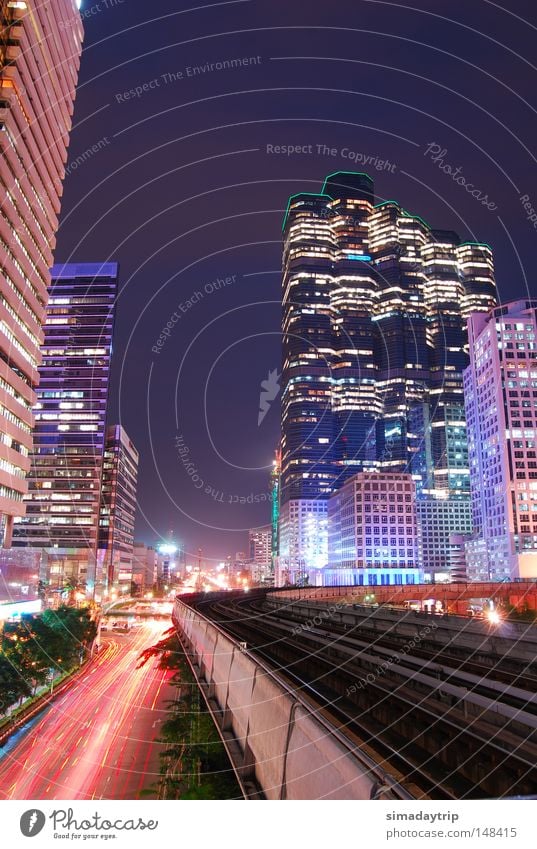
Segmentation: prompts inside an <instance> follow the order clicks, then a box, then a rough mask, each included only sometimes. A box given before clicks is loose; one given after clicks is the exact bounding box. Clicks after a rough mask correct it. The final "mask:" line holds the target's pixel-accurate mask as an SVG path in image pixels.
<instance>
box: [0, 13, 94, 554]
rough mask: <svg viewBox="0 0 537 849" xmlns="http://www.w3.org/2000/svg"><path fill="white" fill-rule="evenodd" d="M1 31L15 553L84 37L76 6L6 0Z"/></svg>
mask: <svg viewBox="0 0 537 849" xmlns="http://www.w3.org/2000/svg"><path fill="white" fill-rule="evenodd" d="M0 24H1V36H0V89H1V91H0V191H1V195H2V197H1V204H0V205H1V210H0V259H1V264H0V518H1V527H0V537H1V538H3V541H4V545H6V546H9V545H10V544H11V533H12V527H13V519H14V517H15V516H22V515H23V514H24V505H23V496H24V495H25V493H26V491H27V483H26V479H25V478H26V474H27V472H28V470H29V468H30V460H29V456H28V455H29V453H30V452H31V449H32V436H31V429H32V427H33V417H32V412H31V409H32V406H33V405H34V403H35V400H36V396H35V393H34V387H35V385H36V383H37V382H38V367H39V363H40V355H39V347H40V345H41V342H42V340H43V334H42V329H41V328H42V324H43V322H44V320H45V307H46V303H47V289H48V286H49V283H50V275H49V268H50V266H51V265H52V251H53V249H54V246H55V233H56V230H57V228H58V216H59V212H60V197H61V194H62V180H63V177H64V173H65V160H66V150H67V146H68V144H69V131H70V129H71V117H72V114H73V101H74V97H75V88H76V82H77V76H78V68H79V64H80V53H81V49H82V35H83V31H82V24H81V19H80V14H79V13H78V11H77V4H76V3H75V0H55V2H54V3H45V4H43V3H41V4H39V3H38V4H36V3H22V2H7V1H6V0H1V2H0Z"/></svg>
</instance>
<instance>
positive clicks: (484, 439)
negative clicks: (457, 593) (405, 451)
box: [464, 301, 537, 580]
mask: <svg viewBox="0 0 537 849" xmlns="http://www.w3.org/2000/svg"><path fill="white" fill-rule="evenodd" d="M468 334H469V343H470V365H469V366H468V368H467V369H466V370H465V372H464V387H465V400H466V415H467V419H468V451H469V458H470V478H471V487H472V519H473V539H472V540H471V541H470V542H468V543H467V546H466V549H467V568H468V576H469V578H470V579H472V580H503V579H506V578H507V579H510V578H511V579H512V578H518V577H531V578H537V301H514V302H513V303H510V304H505V305H503V306H501V307H497V308H496V309H494V310H492V311H491V312H489V313H488V314H487V315H480V314H477V315H472V316H471V318H470V321H469V331H468Z"/></svg>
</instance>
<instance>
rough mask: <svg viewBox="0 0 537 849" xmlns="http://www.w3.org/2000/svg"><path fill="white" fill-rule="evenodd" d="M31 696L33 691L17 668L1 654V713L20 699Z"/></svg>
mask: <svg viewBox="0 0 537 849" xmlns="http://www.w3.org/2000/svg"><path fill="white" fill-rule="evenodd" d="M29 695H31V689H30V687H29V686H28V684H27V682H26V681H25V680H24V678H23V677H22V675H21V673H20V672H19V670H18V669H17V668H16V666H15V665H14V664H13V663H12V662H11V661H10V660H9V658H8V657H6V656H5V655H4V654H0V713H2V714H4V713H5V712H6V711H7V709H8V708H10V707H12V705H14V704H16V703H17V702H18V701H19V699H22V698H24V697H25V696H29Z"/></svg>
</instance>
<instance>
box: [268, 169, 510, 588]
mask: <svg viewBox="0 0 537 849" xmlns="http://www.w3.org/2000/svg"><path fill="white" fill-rule="evenodd" d="M282 297H283V368H282V444H281V449H282V458H281V518H280V561H281V562H280V564H279V571H280V573H283V572H284V571H285V568H286V567H287V569H288V570H289V571H290V572H291V573H293V574H294V573H296V572H297V571H298V572H299V571H300V569H303V570H305V572H306V573H308V574H309V572H311V570H312V569H313V570H315V569H317V570H320V569H322V568H323V566H324V565H325V564H326V562H327V557H328V554H327V545H326V542H327V537H326V503H325V502H326V499H327V498H328V497H329V495H330V494H331V493H332V492H334V491H336V490H338V489H339V488H340V487H341V486H343V485H344V484H345V481H346V480H348V478H349V477H351V476H353V475H354V474H356V472H359V471H375V470H377V471H383V472H405V471H409V470H411V471H412V472H413V473H414V474H415V475H416V476H419V474H420V473H421V472H422V473H423V474H426V475H429V478H430V479H431V481H432V483H431V485H430V487H429V484H426V483H425V481H423V482H421V481H419V480H418V481H417V483H418V491H419V493H421V494H422V495H427V497H431V498H440V497H450V496H451V493H452V490H453V491H457V490H460V491H464V492H465V494H466V498H468V492H469V483H468V469H467V466H466V467H465V465H464V463H465V457H464V450H462V451H456V450H454V449H455V448H456V447H457V446H456V443H457V441H460V437H461V431H463V429H464V410H463V395H462V370H463V368H464V366H465V365H466V363H467V362H468V359H467V354H466V351H465V348H466V347H467V337H466V330H465V322H466V317H467V315H468V314H469V312H470V311H471V310H487V309H489V308H490V307H491V306H493V305H494V304H495V303H496V287H495V282H494V273H493V263H492V252H491V249H490V248H489V247H488V246H487V245H485V244H476V243H461V241H460V239H459V237H458V236H457V235H456V234H455V233H452V232H451V231H441V230H432V229H431V228H430V227H429V225H428V224H427V223H426V222H425V221H423V219H421V218H420V217H419V216H416V215H412V214H410V213H409V212H407V211H406V210H404V209H403V208H402V207H401V206H400V204H398V203H397V202H396V201H393V200H389V201H384V202H382V203H380V204H376V205H375V199H374V189H373V182H372V180H371V178H370V177H369V176H368V175H367V174H358V173H349V172H337V173H335V174H331V175H329V177H327V179H326V180H325V182H324V185H323V188H322V191H321V192H320V193H319V194H307V193H302V194H298V195H293V196H292V197H291V198H290V200H289V203H288V207H287V211H286V215H285V220H284V260H283V296H282ZM414 410H418V414H414V418H413V417H412V414H411V411H414ZM420 415H421V419H422V421H423V422H427V423H428V424H427V426H429V425H430V431H429V432H428V433H429V437H430V438H429V443H430V444H429V447H428V449H427V450H428V454H427V456H424V455H423V445H424V438H423V436H424V432H421V431H420V430H419V429H417V428H416V424H417V423H419V421H420ZM454 423H455V424H454ZM462 438H463V439H465V435H464V432H463V433H462ZM456 455H457V456H456ZM427 458H429V459H430V463H432V466H431V467H430V468H427V462H429V460H428V459H427ZM413 464H414V465H413ZM417 467H420V468H421V472H418V471H417V470H416V469H417ZM426 489H430V491H429V492H428V493H425V490H426ZM433 490H434V491H433ZM323 503H324V506H323ZM295 508H296V509H295ZM303 514H304V515H306V514H307V515H308V516H309V523H310V525H311V526H312V528H313V532H314V533H315V534H317V538H316V539H315V540H314V541H312V542H311V544H310V542H308V540H307V539H306V538H305V537H304V533H305V530H304V529H305V525H304V523H303V522H302V523H301V524H300V523H299V524H297V523H296V522H294V521H293V518H292V517H293V516H295V517H296V521H297V522H298V517H300V516H302V515H303ZM321 514H322V515H321ZM299 525H300V527H299ZM450 530H451V532H453V531H454V530H464V529H463V528H452V527H451V528H450ZM319 533H321V538H319V537H318V534H319ZM306 536H307V534H306ZM297 546H298V548H299V549H301V550H299V551H298V550H297ZM301 547H302V548H301ZM304 549H305V550H304ZM305 551H306V552H307V551H309V552H310V553H311V552H314V553H313V554H312V557H313V559H314V560H315V563H312V562H309V560H310V559H311V558H310V556H309V555H308V554H307V553H305ZM293 558H298V562H297V563H295V564H294V565H293V563H292V562H291V561H292V560H293ZM323 560H324V563H323ZM285 561H287V563H286V562H285ZM300 563H302V566H301V565H300ZM319 577H320V573H319V572H317V574H316V576H315V580H318V579H319ZM310 579H311V576H310Z"/></svg>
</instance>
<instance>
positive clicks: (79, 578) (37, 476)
mask: <svg viewBox="0 0 537 849" xmlns="http://www.w3.org/2000/svg"><path fill="white" fill-rule="evenodd" d="M117 286H118V266H117V263H104V264H100V263H81V264H72V265H56V266H54V268H53V269H52V287H51V291H50V298H49V303H48V307H47V322H46V325H45V340H44V343H43V346H42V358H43V361H42V364H41V366H40V368H39V374H40V383H39V387H38V389H37V402H36V404H35V406H34V417H35V430H34V449H33V453H32V455H31V470H30V473H29V476H28V494H27V496H26V497H25V502H26V516H25V517H23V518H19V519H18V520H16V523H15V528H14V536H13V545H14V546H26V547H38V548H43V549H47V550H48V551H49V553H50V557H49V563H51V569H52V572H51V580H52V583H58V582H61V581H62V580H64V579H66V578H68V579H69V581H71V582H73V581H75V582H77V583H78V584H80V585H81V586H82V587H83V588H84V587H85V588H86V590H87V591H88V592H89V593H90V594H92V595H93V594H94V592H95V582H96V580H97V581H98V583H99V584H100V585H101V583H102V581H101V578H102V576H101V575H98V574H97V545H98V531H99V511H100V497H101V479H102V470H103V458H104V448H105V433H106V409H107V402H108V392H109V383H110V364H111V356H112V336H113V328H114V317H115V306H116V297H117ZM51 558H52V560H51ZM101 589H102V587H101Z"/></svg>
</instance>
